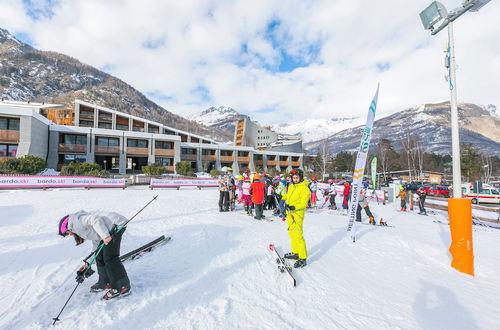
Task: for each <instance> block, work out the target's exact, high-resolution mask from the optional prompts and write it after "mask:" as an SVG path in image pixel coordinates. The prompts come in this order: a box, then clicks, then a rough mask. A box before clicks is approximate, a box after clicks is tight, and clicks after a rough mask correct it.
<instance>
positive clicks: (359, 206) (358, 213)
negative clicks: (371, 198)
mask: <svg viewBox="0 0 500 330" xmlns="http://www.w3.org/2000/svg"><path fill="white" fill-rule="evenodd" d="M361 209H362V207H361V205H359V204H358V208H357V209H356V221H359V222H361ZM364 209H365V212H366V215H367V216H368V217H373V214H372V212H371V211H370V207H369V206H368V205H367V206H365V207H364Z"/></svg>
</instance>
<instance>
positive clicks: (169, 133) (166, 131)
mask: <svg viewBox="0 0 500 330" xmlns="http://www.w3.org/2000/svg"><path fill="white" fill-rule="evenodd" d="M163 134H167V135H175V132H174V131H171V130H168V129H165V130H163Z"/></svg>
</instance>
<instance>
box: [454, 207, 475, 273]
mask: <svg viewBox="0 0 500 330" xmlns="http://www.w3.org/2000/svg"><path fill="white" fill-rule="evenodd" d="M448 217H449V218H450V232H451V246H450V253H451V256H452V261H451V267H453V268H455V269H456V270H458V271H459V272H462V273H466V274H469V275H472V276H474V253H473V249H472V204H471V200H470V199H466V198H450V199H449V200H448Z"/></svg>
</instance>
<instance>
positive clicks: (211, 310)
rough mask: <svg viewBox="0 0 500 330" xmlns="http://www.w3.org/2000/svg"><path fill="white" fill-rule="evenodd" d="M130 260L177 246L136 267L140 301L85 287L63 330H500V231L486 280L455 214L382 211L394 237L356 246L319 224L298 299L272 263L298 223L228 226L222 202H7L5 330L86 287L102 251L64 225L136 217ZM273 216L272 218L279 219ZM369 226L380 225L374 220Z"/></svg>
mask: <svg viewBox="0 0 500 330" xmlns="http://www.w3.org/2000/svg"><path fill="white" fill-rule="evenodd" d="M156 194H158V195H159V197H158V200H157V201H155V202H153V203H152V204H151V205H150V206H149V207H148V208H146V209H145V210H144V211H143V212H142V213H141V214H140V215H139V216H138V217H137V218H136V219H134V220H133V221H132V222H131V223H130V224H129V226H128V227H129V228H128V229H127V231H126V232H125V234H124V236H123V241H122V252H127V251H129V250H132V249H134V248H136V247H138V246H140V245H142V244H144V243H146V242H148V241H150V240H152V239H154V238H156V237H158V236H160V235H161V234H165V235H168V236H172V241H170V242H169V243H167V244H165V245H163V246H161V247H158V248H157V249H156V250H154V251H153V252H151V253H148V254H145V255H144V256H143V257H142V258H139V259H136V260H133V261H128V262H126V263H125V267H126V269H127V271H128V274H129V277H130V280H131V285H132V294H131V295H130V296H128V297H125V298H123V299H119V300H115V301H109V302H105V301H103V300H101V299H100V298H101V296H102V295H103V293H100V294H93V293H90V292H89V287H90V286H91V285H92V284H93V283H94V282H95V281H96V280H97V274H95V275H94V276H92V277H91V278H89V279H87V280H86V281H85V282H84V283H83V284H82V285H80V287H79V288H78V290H77V292H76V293H75V296H74V297H73V298H72V300H71V301H70V302H69V304H68V306H67V307H66V309H65V311H64V312H63V313H62V315H61V317H60V319H61V321H60V322H59V323H58V324H57V325H56V326H55V328H58V329H236V328H237V329H240V328H243V329H494V328H497V329H498V327H499V324H500V323H499V316H498V310H499V307H500V306H499V304H500V300H499V297H500V258H499V252H498V242H499V241H500V230H494V229H486V228H478V229H475V230H474V250H475V251H474V252H475V270H476V276H475V277H471V276H468V275H464V274H461V273H458V272H457V271H455V270H454V269H452V268H451V267H450V266H449V265H450V255H449V253H448V248H449V246H450V233H449V228H448V226H447V225H444V224H440V223H435V222H433V220H441V221H446V219H445V218H444V216H443V215H431V216H428V217H424V216H419V215H417V214H414V213H413V214H410V213H401V212H398V211H396V210H395V207H394V205H387V206H383V205H377V204H376V203H373V202H372V203H371V208H372V211H373V212H374V214H375V215H376V217H377V219H378V218H380V217H383V218H384V219H385V220H386V221H388V223H389V224H390V225H393V226H395V227H392V228H391V227H390V228H384V227H380V226H375V227H374V226H369V225H359V226H358V227H357V229H358V238H357V241H356V243H352V242H351V241H350V240H349V239H348V238H347V237H346V234H345V228H346V223H347V219H346V218H345V216H342V215H339V214H333V212H332V211H328V210H326V209H324V210H318V211H315V212H308V213H307V214H306V219H305V225H304V231H305V239H306V242H307V246H308V251H309V258H308V266H307V267H306V268H304V269H299V270H294V272H293V273H294V275H295V277H296V279H297V287H296V288H293V287H292V286H291V283H290V281H289V279H288V278H287V276H286V275H285V274H281V273H279V272H278V270H277V267H276V264H275V260H274V258H273V257H272V255H271V253H270V252H269V251H268V250H267V246H268V244H269V243H270V242H273V243H274V244H275V245H276V247H277V249H278V251H279V252H280V253H284V252H287V251H289V248H288V247H289V241H288V235H287V228H286V225H285V223H283V222H282V221H281V220H279V219H275V220H274V221H273V222H267V221H256V220H254V219H253V218H250V217H248V216H247V215H244V214H242V213H241V206H238V211H235V212H227V213H219V212H218V206H217V201H218V192H217V191H216V190H202V191H199V190H179V191H177V190H155V191H150V190H147V189H145V188H137V189H130V188H128V189H126V190H119V189H117V190H113V189H106V190H47V191H34V190H25V191H0V212H1V213H0V214H1V218H0V251H1V252H0V264H1V265H2V267H1V268H0V287H1V291H0V329H45V328H48V327H49V326H50V325H51V323H52V318H53V317H55V316H56V315H57V314H58V312H59V310H60V309H61V307H62V306H63V304H64V302H65V301H66V299H67V298H68V296H69V294H70V293H71V291H72V290H73V288H74V286H75V285H76V282H75V280H74V277H75V271H76V270H77V268H78V267H79V266H80V264H81V260H82V258H84V257H85V256H86V255H87V254H88V253H89V251H90V249H91V244H90V243H89V242H86V243H85V244H83V245H81V246H79V247H76V246H75V245H74V241H73V240H72V239H71V238H69V237H68V238H61V237H60V236H58V235H57V229H56V227H57V225H56V224H57V223H58V221H59V219H60V218H61V217H62V216H63V215H65V214H67V213H71V212H74V211H77V210H80V209H87V210H94V209H103V210H110V211H117V212H120V213H122V214H124V215H125V216H127V217H130V216H132V215H133V214H135V213H136V212H137V211H138V210H139V209H141V208H142V207H143V205H145V204H146V203H147V202H148V201H149V200H150V199H151V198H152V197H153V196H154V195H156ZM269 213H270V211H265V214H267V215H269ZM364 221H365V222H366V221H367V220H366V219H364Z"/></svg>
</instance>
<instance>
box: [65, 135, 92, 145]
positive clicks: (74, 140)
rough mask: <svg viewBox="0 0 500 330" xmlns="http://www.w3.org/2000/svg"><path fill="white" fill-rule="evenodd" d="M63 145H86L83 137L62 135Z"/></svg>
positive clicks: (85, 139)
mask: <svg viewBox="0 0 500 330" xmlns="http://www.w3.org/2000/svg"><path fill="white" fill-rule="evenodd" d="M64 144H87V137H86V136H85V135H69V134H65V135H64Z"/></svg>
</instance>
